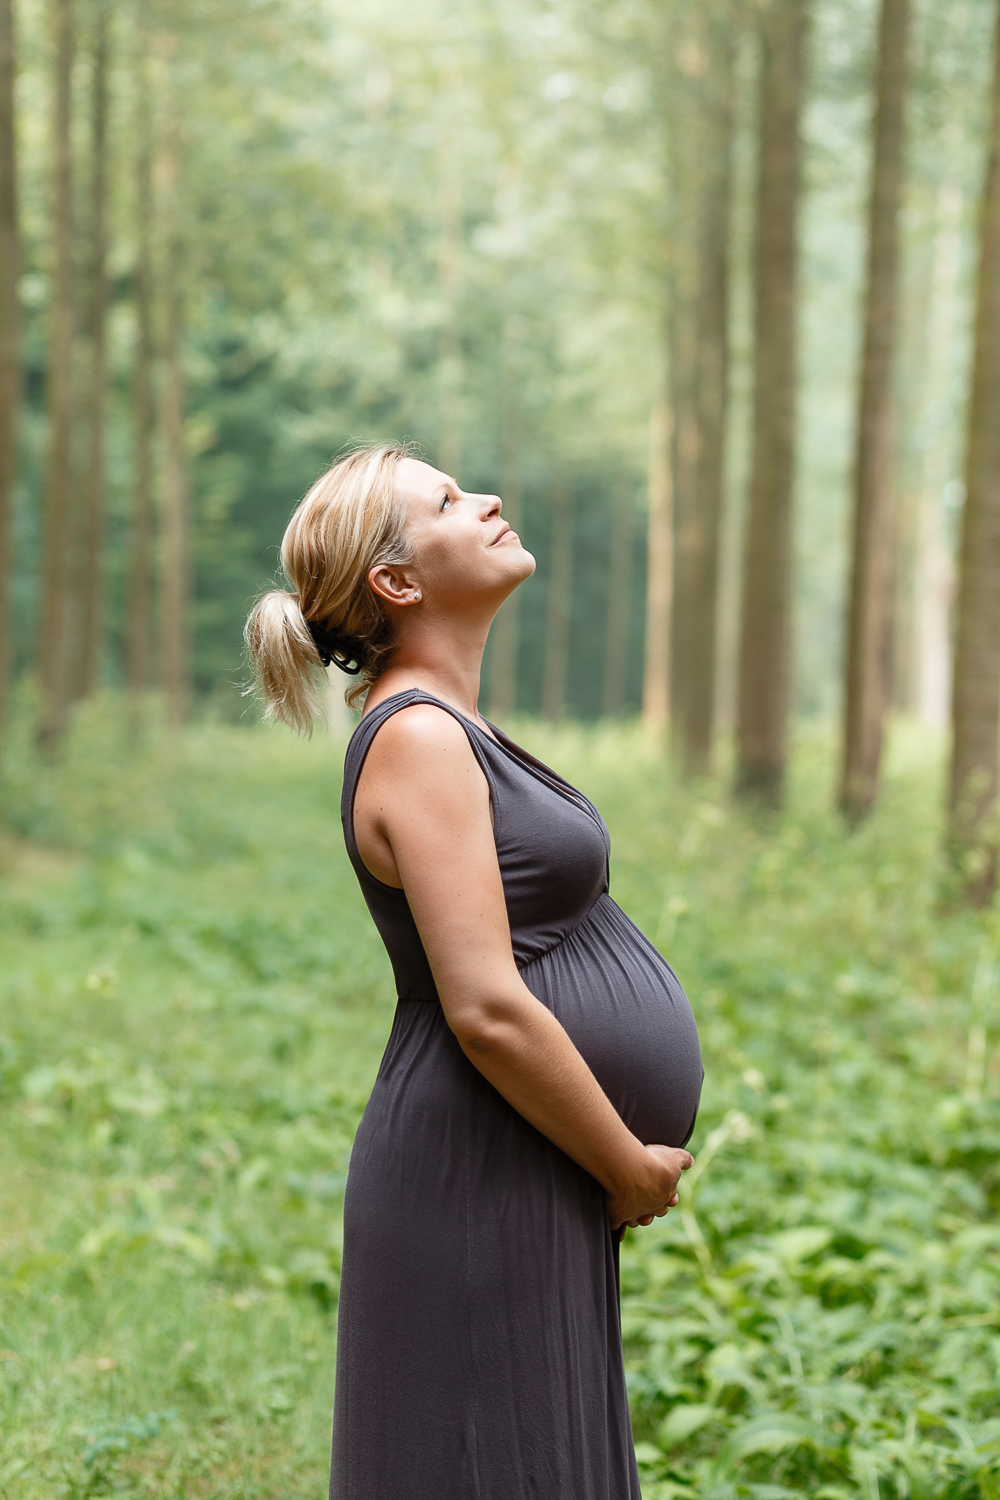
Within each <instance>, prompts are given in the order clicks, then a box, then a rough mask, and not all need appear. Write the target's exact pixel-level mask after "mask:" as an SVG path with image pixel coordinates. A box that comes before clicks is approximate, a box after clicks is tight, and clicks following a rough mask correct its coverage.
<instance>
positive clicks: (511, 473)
mask: <svg viewBox="0 0 1000 1500" xmlns="http://www.w3.org/2000/svg"><path fill="white" fill-rule="evenodd" d="M509 322H510V320H509V319H508V320H507V326H505V328H504V335H503V340H502V344H501V350H500V499H501V500H502V502H503V513H504V515H505V517H506V518H507V521H508V522H509V523H510V526H511V529H512V530H513V531H516V532H518V533H520V529H521V518H522V508H523V498H524V496H523V490H524V477H523V472H522V465H521V438H522V434H521V425H522V414H521V401H520V391H519V385H518V376H519V373H520V371H519V361H518V360H517V359H516V358H515V355H514V341H513V339H512V338H511V333H510V327H509ZM519 594H520V590H519V589H515V590H514V592H513V594H511V595H510V597H509V598H508V599H505V600H504V603H503V605H502V606H501V608H500V613H499V614H498V615H497V617H496V619H495V620H494V622H493V628H492V630H491V631H490V712H491V713H492V714H493V716H494V718H496V719H497V720H498V721H501V722H502V721H503V720H504V719H505V718H507V717H508V716H509V715H510V714H512V713H513V712H514V709H515V707H516V706H517V655H518V643H519V630H518V626H519V613H520V611H519V607H518V606H519V600H518V595H519Z"/></svg>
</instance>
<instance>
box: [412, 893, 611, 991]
mask: <svg viewBox="0 0 1000 1500" xmlns="http://www.w3.org/2000/svg"><path fill="white" fill-rule="evenodd" d="M610 900H611V897H610V896H609V895H608V893H607V891H602V892H601V893H600V895H599V896H598V898H597V900H596V901H595V902H594V904H593V905H592V906H590V907H588V908H587V910H586V911H585V912H584V914H583V916H582V917H581V918H580V920H579V921H578V922H574V924H573V926H572V927H571V928H570V929H569V931H568V932H564V933H563V934H562V935H561V936H560V937H558V938H557V939H556V941H555V942H554V943H550V944H549V946H548V947H547V948H543V949H542V950H541V952H540V953H533V954H532V955H531V957H530V958H526V959H524V960H523V961H521V960H517V968H518V973H520V974H523V973H524V971H525V970H526V969H530V968H531V966H532V964H537V963H540V962H541V961H542V959H543V958H547V957H548V956H549V954H550V953H555V951H556V949H557V948H561V947H562V945H563V943H568V942H569V940H570V938H571V937H573V936H574V935H575V934H576V933H578V932H579V931H580V929H581V928H582V927H585V926H586V924H587V922H588V921H589V920H590V918H591V917H592V916H593V915H594V913H595V912H596V911H597V909H598V907H600V905H601V903H602V902H603V901H610ZM396 1001H397V1003H398V1004H406V1005H440V1004H441V997H440V996H439V995H438V994H437V993H434V994H430V995H400V994H398V993H397V995H396Z"/></svg>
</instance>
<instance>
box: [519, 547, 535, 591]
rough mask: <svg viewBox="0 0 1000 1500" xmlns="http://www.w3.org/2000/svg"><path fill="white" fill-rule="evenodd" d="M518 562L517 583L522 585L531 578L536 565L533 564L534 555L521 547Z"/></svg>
mask: <svg viewBox="0 0 1000 1500" xmlns="http://www.w3.org/2000/svg"><path fill="white" fill-rule="evenodd" d="M518 562H519V563H520V565H521V566H520V569H519V577H518V580H517V581H518V583H523V582H524V580H525V579H526V578H530V577H531V575H532V573H533V572H534V571H535V568H536V566H537V564H536V562H535V559H534V555H533V554H532V553H531V552H529V551H528V549H527V547H521V549H520V552H519V553H518Z"/></svg>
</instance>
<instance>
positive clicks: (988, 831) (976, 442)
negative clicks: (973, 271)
mask: <svg viewBox="0 0 1000 1500" xmlns="http://www.w3.org/2000/svg"><path fill="white" fill-rule="evenodd" d="M996 24H997V29H996V36H995V41H994V73H993V100H992V111H991V121H990V137H989V156H988V162H987V168H986V182H985V187H984V190H983V202H982V217H981V222H980V246H979V273H978V279H977V285H976V323H975V350H974V354H973V364H972V393H971V398H970V402H969V436H968V449H967V455H966V497H965V511H964V514H963V517H962V550H961V562H960V577H959V592H958V621H957V631H956V638H955V676H954V686H953V690H952V731H953V748H952V760H951V789H950V790H951V795H950V811H951V819H950V838H951V843H952V847H953V849H954V851H955V853H956V855H957V856H958V859H959V864H960V869H961V871H962V874H963V876H964V879H965V884H966V890H967V893H968V896H969V898H970V900H971V901H973V902H974V903H975V904H977V905H984V904H986V903H987V902H988V901H989V900H990V898H991V896H992V894H993V890H994V887H995V884H996V864H997V811H996V792H997V724H998V717H1000V420H998V413H1000V7H998V14H997V23H996Z"/></svg>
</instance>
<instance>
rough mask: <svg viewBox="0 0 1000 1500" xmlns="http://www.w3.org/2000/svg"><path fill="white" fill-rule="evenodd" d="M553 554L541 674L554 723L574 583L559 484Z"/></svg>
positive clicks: (568, 504) (545, 705)
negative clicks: (543, 660)
mask: <svg viewBox="0 0 1000 1500" xmlns="http://www.w3.org/2000/svg"><path fill="white" fill-rule="evenodd" d="M551 506H552V552H551V556H550V559H549V606H548V616H547V619H546V628H545V662H544V666H543V671H542V713H543V714H544V715H545V717H546V718H547V719H552V720H553V721H555V720H557V719H561V718H562V716H563V714H564V712H565V710H566V669H567V666H568V664H569V614H570V604H571V599H572V594H571V590H572V582H573V503H572V495H571V493H570V488H569V485H568V484H567V483H566V482H565V480H563V479H560V480H558V481H557V483H556V486H555V488H554V490H553V492H552V500H551Z"/></svg>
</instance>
